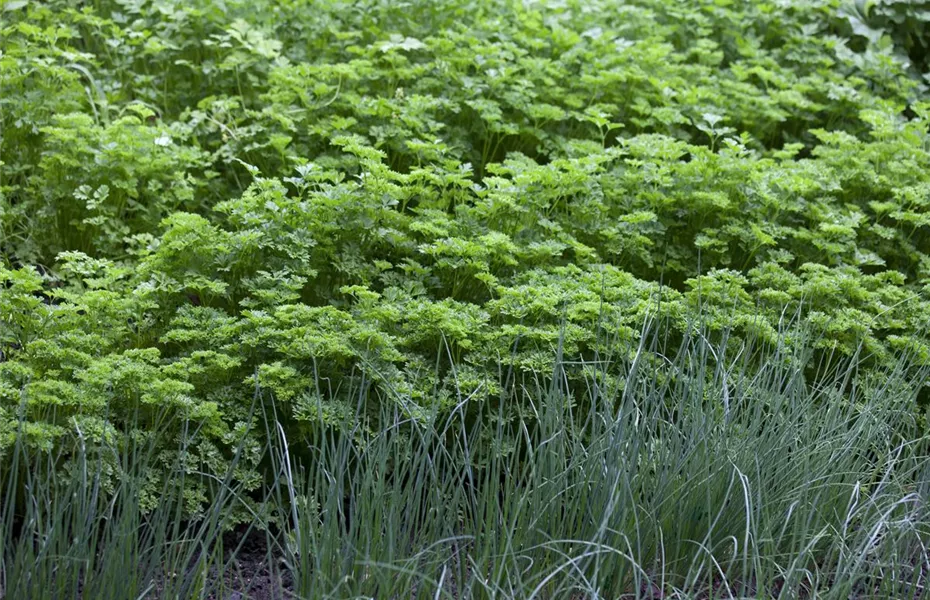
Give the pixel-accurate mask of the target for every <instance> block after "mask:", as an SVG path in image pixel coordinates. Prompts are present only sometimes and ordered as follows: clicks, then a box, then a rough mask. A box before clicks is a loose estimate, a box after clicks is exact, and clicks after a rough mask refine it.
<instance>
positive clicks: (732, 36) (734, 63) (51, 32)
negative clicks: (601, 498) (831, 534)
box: [0, 0, 930, 511]
mask: <svg viewBox="0 0 930 600" xmlns="http://www.w3.org/2000/svg"><path fill="white" fill-rule="evenodd" d="M879 4H880V5H881V6H880V7H879V6H876V7H874V10H873V11H872V12H871V13H869V12H868V10H866V8H863V7H860V9H861V10H860V13H862V11H866V13H868V14H865V13H862V16H863V18H866V17H868V15H872V16H874V17H875V18H878V17H877V16H875V15H880V14H886V13H887V10H892V9H891V8H889V7H892V5H894V4H895V3H888V2H883V3H879ZM0 6H2V9H0V11H2V12H0V15H2V16H0V38H2V55H0V91H2V93H0V111H2V112H0V125H2V140H0V160H2V164H0V261H2V263H0V456H2V455H3V453H4V452H8V451H9V449H10V448H11V447H12V446H13V443H14V441H15V440H16V439H18V438H21V439H24V440H26V441H27V442H28V444H29V445H30V446H31V447H33V448H39V449H52V448H55V447H59V448H61V447H64V448H69V447H72V446H73V445H74V444H76V443H78V441H79V440H81V439H83V440H91V441H106V442H107V443H123V442H124V441H126V440H128V439H139V438H146V437H151V436H152V435H153V434H152V433H151V430H152V429H153V427H154V426H155V425H156V424H157V423H158V422H159V420H160V419H161V418H162V417H163V416H164V415H165V414H166V412H167V413H168V414H169V415H170V416H171V417H173V418H178V419H180V420H181V421H183V420H185V419H188V420H191V421H193V422H196V423H198V424H199V429H198V432H199V433H198V435H199V441H198V443H197V444H195V445H194V446H192V452H191V453H190V455H185V461H188V462H187V468H188V469H189V470H190V472H191V473H194V472H197V473H207V474H211V473H223V472H225V471H226V469H227V468H228V463H229V460H230V456H231V451H232V448H234V447H237V445H239V444H241V443H242V444H245V450H246V451H245V455H244V457H243V459H242V460H241V462H240V463H239V466H238V468H237V471H236V479H237V482H239V483H241V484H243V485H244V486H245V488H246V489H256V488H258V486H259V485H260V479H261V469H259V468H258V466H259V461H260V456H261V453H260V451H259V448H260V447H261V446H262V437H261V435H260V434H258V433H256V432H257V431H260V430H261V428H260V427H258V422H257V420H256V418H255V416H254V415H252V414H251V413H250V406H251V399H252V398H253V393H254V390H255V388H256V386H258V387H260V388H261V389H262V390H264V391H266V392H268V393H269V394H271V397H273V398H274V399H275V400H276V401H277V402H278V403H279V407H280V410H281V420H282V422H283V424H284V425H285V428H286V429H287V431H288V432H289V434H291V435H317V434H318V433H319V431H318V430H319V428H320V419H321V418H322V422H323V423H325V424H326V425H327V426H331V427H343V428H348V427H354V426H355V425H361V428H360V429H355V431H356V434H355V435H356V437H357V438H358V439H359V441H362V440H364V439H365V438H366V437H367V436H369V435H374V434H377V433H378V431H379V430H380V428H379V425H378V415H379V414H381V411H382V410H384V409H385V407H387V408H389V409H390V410H389V411H388V412H391V411H394V410H396V411H399V413H400V414H403V415H406V416H408V417H410V418H412V419H414V420H416V421H420V422H425V421H427V420H429V419H435V418H439V417H441V416H442V415H444V414H448V412H449V411H450V410H451V409H452V407H454V406H457V405H459V404H461V403H462V402H465V401H467V410H465V413H466V414H467V415H469V418H475V416H476V415H477V414H479V412H480V411H481V410H482V406H484V404H486V403H490V404H491V405H495V406H496V405H497V404H500V405H501V406H502V407H503V408H502V409H503V410H504V411H505V413H506V414H507V415H509V416H514V415H517V414H521V413H525V412H526V410H527V407H526V406H525V405H524V404H523V403H522V402H521V401H519V400H516V399H514V398H512V397H511V396H510V395H509V394H507V393H503V392H502V389H501V386H500V383H499V380H500V379H499V377H498V374H499V373H500V372H501V371H502V370H506V369H510V368H513V369H514V372H516V373H519V374H520V376H531V375H532V374H534V373H540V372H547V371H551V365H552V363H553V357H554V356H555V354H556V352H558V353H560V354H561V355H563V356H566V357H571V358H573V359H586V360H594V359H597V358H598V357H600V356H604V355H612V354H615V353H616V352H617V350H616V349H617V348H618V347H625V346H627V345H630V347H635V346H636V340H638V339H639V337H640V335H641V333H640V332H641V331H642V330H643V327H644V326H645V324H646V323H648V322H649V321H650V320H651V319H654V318H661V319H662V322H663V323H665V324H666V325H665V326H666V327H667V333H666V335H667V336H669V337H670V338H671V339H678V338H680V337H681V336H682V335H684V334H686V333H687V332H689V330H693V329H694V330H696V329H700V330H701V331H702V332H704V333H705V334H706V335H711V336H716V337H715V339H716V340H721V339H727V340H730V347H731V348H732V349H733V351H734V352H737V351H738V349H739V347H740V346H739V344H740V340H742V339H745V338H747V337H752V338H753V339H756V340H759V341H760V342H761V343H767V344H776V343H777V341H778V339H779V335H781V334H782V333H784V334H786V335H788V337H789V338H790V337H791V336H797V335H798V333H799V332H806V333H807V334H811V336H812V339H813V340H815V341H814V342H813V343H814V345H815V346H816V350H817V351H818V353H816V354H815V355H814V357H813V358H812V359H811V360H812V361H814V362H815V363H817V364H823V363H824V362H825V361H826V362H827V363H829V362H830V361H835V360H837V359H838V357H840V356H844V355H845V356H852V355H856V356H857V357H858V358H861V359H863V361H864V362H863V367H864V370H863V373H866V372H867V371H868V368H870V367H883V366H887V365H891V364H894V363H895V361H896V358H897V357H899V356H901V355H902V354H906V355H908V357H909V360H911V361H912V362H915V363H918V364H919V363H922V362H923V363H926V362H927V361H930V348H928V345H927V336H926V335H925V334H924V331H925V327H926V325H927V322H928V318H930V301H928V298H927V292H928V285H930V138H928V126H930V104H928V103H927V102H922V101H921V100H920V98H921V96H922V94H923V93H924V91H925V82H923V81H922V80H921V78H920V77H919V76H915V69H919V63H917V62H912V64H908V63H907V62H905V61H904V60H903V59H902V56H904V55H907V54H909V53H913V52H914V48H915V47H917V46H916V45H919V44H922V43H923V42H922V41H919V40H918V41H913V40H914V39H915V38H914V37H913V36H914V35H918V34H919V33H920V32H917V33H914V34H913V35H911V34H908V35H899V36H897V38H899V39H895V37H896V34H897V33H900V31H898V30H894V31H893V32H892V33H893V34H895V35H892V37H891V38H882V37H881V36H875V35H872V34H871V33H870V32H871V31H873V29H870V28H869V27H872V26H871V25H870V26H869V27H866V28H865V29H864V28H863V27H865V26H864V25H863V26H862V27H858V28H857V27H856V26H855V22H854V21H855V19H854V18H853V17H851V16H850V15H852V14H853V13H852V12H850V10H852V9H850V8H849V7H844V6H843V5H841V4H840V3H839V2H834V1H830V0H824V1H819V2H803V3H802V2H797V3H796V2H786V1H758V2H752V3H737V2H727V1H704V0H696V1H692V2H688V3H684V4H683V3H681V2H678V1H677V0H638V1H635V2H615V1H611V0H601V1H599V2H589V1H585V2H505V1H498V0H487V1H482V2H471V1H468V2H466V1H461V2H455V1H449V2H442V3H437V2H432V1H419V0H416V1H412V2H407V3H403V4H399V3H394V2H378V1H375V0H371V1H366V2H355V3H350V2H340V1H335V0H333V1H328V0H327V1H322V0H321V1H312V0H287V1H283V2H280V1H278V2H255V1H253V0H250V1H248V2H246V1H239V0H230V1H225V2H224V1H220V0H185V1H175V0H96V1H95V2H70V1H68V0H53V1H48V2H35V3H32V2H30V3H26V2H22V1H19V0H3V2H2V4H0ZM879 8H881V10H886V13H881V12H875V11H878V10H879ZM869 10H872V9H871V8H870V9H869ZM895 10H896V9H895ZM860 13H856V14H860ZM887 14H891V13H887ZM903 14H906V15H907V18H909V19H911V18H913V19H918V20H919V19H922V18H923V16H922V15H923V13H920V12H919V11H918V12H913V13H910V12H905V13H903ZM868 18H872V17H868ZM888 18H891V17H888ZM892 20H893V19H892ZM909 22H910V21H909ZM886 25H887V23H874V26H875V27H882V26H886ZM918 29H919V28H918ZM866 33H868V34H869V35H865V34H866ZM844 35H846V36H847V37H843V36H844ZM869 36H871V37H869ZM921 39H922V38H921ZM895 41H896V42H897V44H898V45H897V46H896V45H895ZM644 360H646V361H650V362H657V363H662V362H663V361H664V358H663V356H662V355H661V353H660V352H656V353H653V354H649V355H648V356H645V357H644ZM588 375H589V373H587V372H586V370H585V369H584V368H582V367H580V366H578V367H574V368H569V369H567V370H566V378H567V380H568V381H569V383H570V384H571V385H575V386H580V385H581V384H582V382H584V381H585V378H586V377H588ZM865 376H866V375H862V377H865ZM599 377H603V378H604V380H605V385H608V384H609V385H623V384H624V382H625V381H626V379H625V378H626V375H625V373H624V372H622V371H610V372H603V373H601V374H600V375H599ZM920 383H921V382H919V381H915V382H912V385H914V386H915V388H916V387H917V386H919V385H920ZM914 393H915V394H916V393H917V390H916V389H915V390H914ZM363 399H364V400H365V405H366V406H368V407H370V410H369V412H368V413H367V414H362V415H359V414H358V413H357V411H356V407H357V406H358V405H359V403H361V402H362V400H363ZM179 422H180V421H179ZM181 435H182V433H181V431H180V430H178V431H176V432H174V433H168V434H165V435H163V438H164V439H163V440H162V446H163V448H162V449H163V451H164V456H163V457H162V459H161V460H163V461H164V464H175V462H176V457H174V455H175V451H173V450H170V449H171V448H176V447H177V445H178V443H179V440H180V439H181V438H180V436H181ZM243 440H245V441H243ZM153 472H154V474H153V475H152V480H151V486H150V489H151V490H156V489H159V486H160V485H162V482H161V479H160V475H159V474H158V469H153ZM207 488H208V486H207V485H205V484H204V485H201V486H200V487H197V486H194V485H191V484H190V482H188V488H187V492H186V493H187V494H188V496H189V498H188V501H189V503H190V506H191V510H193V511H196V510H197V507H198V506H199V505H200V504H201V503H203V502H205V501H206V500H207V498H208V496H209V493H208V491H207ZM149 496H150V495H147V494H143V501H144V502H153V501H154V500H153V498H151V497H149Z"/></svg>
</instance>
